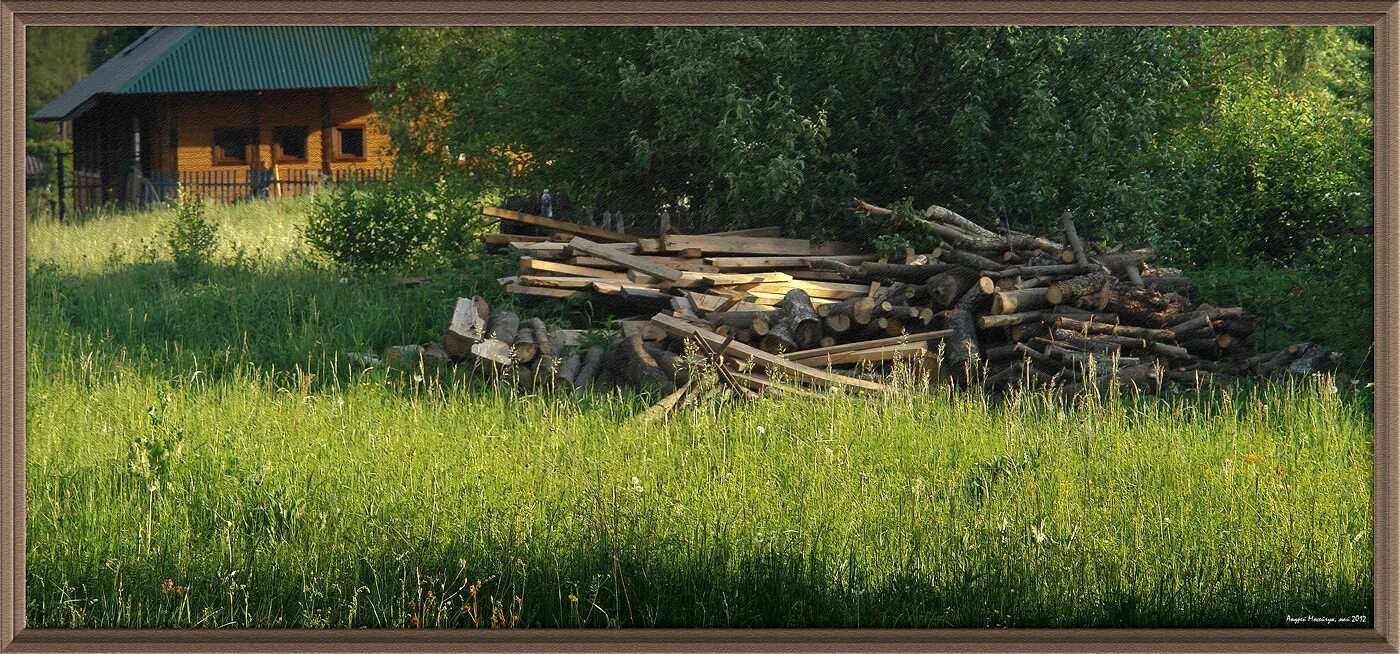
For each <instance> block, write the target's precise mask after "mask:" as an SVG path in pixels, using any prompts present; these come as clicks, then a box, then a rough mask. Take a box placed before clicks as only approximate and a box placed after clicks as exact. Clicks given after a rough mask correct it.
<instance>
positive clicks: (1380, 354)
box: [0, 0, 1400, 652]
mask: <svg viewBox="0 0 1400 654" xmlns="http://www.w3.org/2000/svg"><path fill="white" fill-rule="evenodd" d="M94 23H97V24H366V25H390V24H400V25H415V24H461V25H511V24H551V25H563V24H568V25H612V24H637V25H648V24H658V25H659V24H667V25H671V24H674V25H696V24H764V25H797V24H813V25H855V24H859V25H986V24H1035V25H1091V24H1092V25H1142V24H1152V25H1167V24H1191V25H1236V24H1243V25H1281V24H1288V25H1292V24H1300V25H1301V24H1309V25H1313V24H1349V25H1372V26H1374V28H1375V30H1376V31H1375V77H1374V80H1375V103H1374V108H1375V117H1374V125H1375V151H1374V153H1375V230H1376V231H1375V240H1376V244H1375V310H1376V311H1375V339H1376V344H1375V361H1376V366H1375V385H1376V396H1375V397H1376V399H1375V440H1374V443H1375V445H1374V488H1373V501H1374V513H1375V525H1374V535H1375V540H1374V547H1375V550H1374V553H1375V554H1374V561H1375V568H1374V588H1375V600H1374V610H1373V618H1372V624H1373V628H1372V629H1369V630H1334V629H1326V628H1315V627H1306V626H1300V627H1298V628H1287V629H1258V630H1241V629H1226V630H1211V629H1180V630H1178V629H1151V630H1120V629H1104V630H1092V629H1063V630H1060V629H1054V630H1052V629H1030V630H1020V629H1010V630H971V629H949V630H779V629H760V630H666V629H660V630H642V629H629V630H607V631H594V630H587V631H557V630H543V631H541V630H523V631H518V632H516V631H490V632H476V631H457V630H427V631H410V630H325V631H302V630H297V631H293V630H233V631H216V630H189V631H185V630H176V631H160V630H73V631H66V630H45V629H29V628H26V627H25V582H24V580H25V574H24V571H25V568H24V552H25V547H26V535H25V528H24V527H25V495H26V491H25V449H24V444H25V439H24V434H25V367H24V362H25V290H26V288H25V239H24V231H25V224H24V220H22V219H21V218H20V217H21V216H24V215H25V212H24V211H25V210H24V196H23V194H22V192H21V191H20V189H22V188H23V184H22V182H23V180H22V175H23V170H24V167H23V165H22V161H23V153H24V151H23V143H24V133H23V131H24V121H23V120H22V116H23V115H24V101H23V93H22V88H23V80H24V74H25V68H24V61H25V56H24V53H25V47H24V45H25V39H24V29H25V28H26V27H27V26H34V25H58V24H74V25H77V24H94ZM0 51H3V52H5V53H7V54H8V56H7V57H6V58H5V60H6V61H9V62H10V64H9V65H7V66H5V70H4V71H3V74H0V97H3V98H4V99H5V100H6V101H7V102H8V104H9V106H10V108H11V109H10V110H9V111H7V112H4V114H3V118H0V151H3V154H0V160H3V162H4V163H3V168H0V169H2V170H4V171H5V172H6V173H7V177H8V180H9V183H7V184H3V185H0V205H2V206H4V207H5V208H6V211H5V215H6V216H7V217H8V225H6V227H7V228H6V229H3V230H0V343H3V344H4V346H5V348H6V351H7V353H8V355H7V356H5V357H0V360H3V362H4V364H3V365H0V368H3V371H0V397H3V398H5V401H4V402H0V423H3V425H4V427H3V429H0V470H3V471H4V472H3V473H0V479H6V480H8V481H5V482H3V483H0V506H3V513H2V514H0V569H3V571H4V572H3V573H0V651H3V652H78V651H121V652H126V651H132V652H134V651H154V652H173V651H196V652H225V651H228V652H254V651H281V652H323V651H325V652H330V651H390V652H418V651H423V652H427V651H448V650H458V649H468V648H469V649H472V650H476V651H505V652H524V651H550V652H602V651H619V652H641V651H668V652H681V651H686V652H689V651H725V652H739V651H753V652H776V651H801V652H836V651H852V652H883V651H889V652H896V651H898V652H906V651H948V652H955V651H1047V652H1068V651H1089V652H1109V651H1149V650H1150V651H1169V652H1185V651H1266V652H1301V651H1319V652H1342V651H1356V652H1363V651H1364V652H1387V651H1389V652H1394V651H1397V647H1400V622H1397V618H1400V615H1397V598H1400V584H1397V580H1398V578H1400V560H1397V554H1400V548H1397V542H1398V541H1397V535H1400V534H1397V530H1400V521H1397V486H1396V482H1397V473H1400V469H1397V463H1400V458H1397V451H1396V445H1397V437H1400V430H1398V429H1397V427H1398V426H1400V397H1397V391H1400V356H1397V354H1400V352H1398V351H1397V346H1400V329H1397V328H1396V326H1397V325H1400V122H1397V119H1398V118H1400V61H1397V57H1400V1H1397V0H1352V1H1341V2H1331V3H1324V2H1304V1H1293V0H1284V1H1263V2H1247V1H1224V2H1203V1H1197V0H1188V1H1185V2H1172V1H1169V0H1136V1H1132V2H1114V3H1099V2H1087V1H1080V0H1063V1H1061V0H1027V1H993V2H985V3H983V2H942V3H924V2H901V1H877V2H868V3H860V4H856V3H844V2H811V3H798V2H760V3H738V2H709V1H702V2H688V3H683V4H682V3H665V2H654V1H643V0H623V1H598V2H590V1H575V2H569V1H559V2H536V1H532V0H524V1H519V2H441V3H439V2H426V1H421V2H420V1H411V2H401V3H395V4H394V5H393V6H385V5H384V4H382V3H375V2H364V1H362V0H346V1H344V2H336V3H329V2H319V1H311V2H296V1H288V2H262V1H251V0H230V1H228V2H219V3H194V2H177V3H170V4H168V5H167V4H162V3H147V2H136V1H133V0H114V1H110V2H96V1H93V2H85V1H81V0H0Z"/></svg>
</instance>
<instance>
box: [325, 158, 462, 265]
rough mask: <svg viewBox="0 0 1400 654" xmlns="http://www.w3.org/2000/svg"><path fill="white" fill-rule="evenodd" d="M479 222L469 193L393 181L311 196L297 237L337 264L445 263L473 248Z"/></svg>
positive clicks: (439, 184)
mask: <svg viewBox="0 0 1400 654" xmlns="http://www.w3.org/2000/svg"><path fill="white" fill-rule="evenodd" d="M482 224H484V219H483V218H482V217H481V216H480V207H479V206H478V205H477V202H476V197H475V196H474V195H473V194H469V193H464V192H457V191H456V190H454V189H452V188H450V186H449V185H448V184H447V183H446V182H445V181H442V180H439V181H438V182H437V183H436V184H433V185H431V186H429V185H425V184H422V183H421V182H416V181H413V180H395V181H393V182H375V183H371V184H369V185H365V186H361V187H353V186H338V187H335V188H332V189H331V190H330V191H329V192H327V193H324V194H322V195H319V196H317V198H316V200H315V204H314V205H313V206H312V210H311V216H310V217H309V218H308V220H307V224H306V227H305V231H304V232H303V236H304V237H305V239H306V242H307V244H308V245H310V246H311V247H312V248H313V249H315V250H316V251H317V252H319V253H321V254H322V255H325V256H326V257H328V258H329V259H330V260H331V261H332V262H334V263H336V264H337V265H340V266H344V267H346V268H349V269H351V270H360V271H370V270H391V269H405V268H415V267H421V266H426V265H437V264H442V263H446V262H448V261H449V260H450V259H451V258H453V257H454V256H455V255H459V254H462V253H463V252H465V251H468V250H470V249H471V248H472V247H474V245H475V239H474V238H473V237H474V236H475V232H476V231H477V230H478V229H479V227H480V226H481V225H482Z"/></svg>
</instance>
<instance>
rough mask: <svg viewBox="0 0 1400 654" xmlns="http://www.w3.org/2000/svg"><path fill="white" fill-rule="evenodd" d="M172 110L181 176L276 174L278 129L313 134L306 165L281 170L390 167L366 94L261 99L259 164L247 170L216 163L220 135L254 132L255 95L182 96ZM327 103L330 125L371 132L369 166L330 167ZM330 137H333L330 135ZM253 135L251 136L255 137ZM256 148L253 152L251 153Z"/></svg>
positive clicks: (334, 163) (385, 139)
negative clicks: (325, 124) (300, 129)
mask: <svg viewBox="0 0 1400 654" xmlns="http://www.w3.org/2000/svg"><path fill="white" fill-rule="evenodd" d="M168 97H169V102H168V107H169V110H170V112H171V115H173V116H175V117H176V118H175V123H174V125H175V132H176V133H177V135H178V142H179V147H178V148H176V152H175V155H174V159H175V163H176V164H177V165H178V169H179V171H180V172H187V171H200V172H204V171H222V170H236V169H248V168H250V167H257V168H270V167H272V165H273V163H274V162H273V146H272V143H273V133H274V130H276V129H277V128H278V127H284V126H287V127H304V128H305V129H306V130H307V141H306V160H305V161H304V162H296V163H287V162H279V163H277V167H278V168H279V170H288V171H318V170H322V169H323V168H325V167H327V166H328V167H329V168H330V169H331V170H339V169H346V168H350V169H379V168H388V167H390V158H389V136H388V134H387V133H385V132H384V131H383V129H382V128H381V127H380V126H379V124H378V122H377V121H376V120H374V111H373V109H372V107H371V106H370V103H369V99H368V97H367V96H366V91H365V90H363V89H326V90H324V91H323V90H321V89H306V90H277V91H262V92H259V93H258V96H257V98H256V102H257V105H258V111H257V114H258V116H257V123H258V127H259V129H258V134H257V139H256V142H257V147H256V155H255V158H251V157H250V160H249V162H248V163H247V164H219V163H215V159H214V130H216V129H220V128H241V129H248V130H250V131H251V129H252V124H253V122H254V120H253V103H254V96H253V94H252V93H250V92H221V93H199V94H180V95H172V96H168ZM323 97H324V99H325V106H326V110H327V119H328V121H327V122H328V123H329V125H330V127H331V128H332V129H334V128H337V127H343V126H344V127H348V126H363V127H364V128H365V132H364V137H365V155H366V156H365V157H364V160H363V161H344V160H337V159H335V158H331V160H330V161H329V163H326V160H325V158H324V153H325V152H326V149H325V147H324V146H325V145H328V144H329V142H330V141H329V140H327V141H326V142H325V143H324V144H323V141H322V136H323V130H322V111H321V108H322V98H323ZM326 133H327V135H329V134H330V132H329V131H328V132H326ZM250 135H251V134H250ZM251 149H252V148H250V150H251Z"/></svg>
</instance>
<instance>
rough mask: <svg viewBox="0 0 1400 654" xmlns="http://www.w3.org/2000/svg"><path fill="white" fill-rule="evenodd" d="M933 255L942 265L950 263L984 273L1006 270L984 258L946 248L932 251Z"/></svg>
mask: <svg viewBox="0 0 1400 654" xmlns="http://www.w3.org/2000/svg"><path fill="white" fill-rule="evenodd" d="M934 254H935V255H937V257H938V260H939V261H942V262H944V263H951V264H954V265H958V266H963V267H964V268H971V269H973V270H981V271H983V272H984V273H985V272H987V271H1000V270H1005V269H1006V268H1007V266H1006V265H1005V264H1001V263H998V262H996V261H992V260H991V259H988V258H986V257H983V256H980V255H976V254H973V253H971V252H963V251H961V250H954V249H952V248H947V247H940V248H938V249H937V250H935V251H934Z"/></svg>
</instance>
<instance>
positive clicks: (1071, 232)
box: [1054, 209, 1089, 304]
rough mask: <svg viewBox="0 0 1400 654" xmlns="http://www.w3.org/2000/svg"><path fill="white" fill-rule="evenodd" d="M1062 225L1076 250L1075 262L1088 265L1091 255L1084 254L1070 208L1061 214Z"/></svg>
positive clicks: (1073, 248)
mask: <svg viewBox="0 0 1400 654" xmlns="http://www.w3.org/2000/svg"><path fill="white" fill-rule="evenodd" d="M1060 227H1061V228H1062V229H1064V231H1065V240H1066V241H1069V247H1070V250H1071V251H1073V252H1074V262H1075V263H1078V264H1079V265H1081V266H1083V265H1088V263H1089V257H1088V256H1086V255H1085V254H1084V242H1083V241H1081V240H1079V232H1078V231H1076V230H1075V229H1074V216H1072V215H1070V213H1069V210H1068V209H1066V210H1065V212H1064V213H1062V214H1060ZM1054 304H1059V302H1054Z"/></svg>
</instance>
